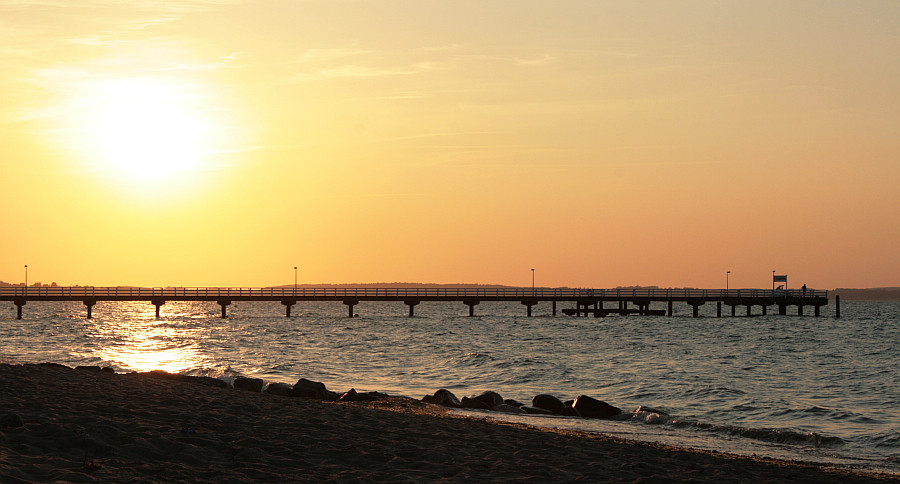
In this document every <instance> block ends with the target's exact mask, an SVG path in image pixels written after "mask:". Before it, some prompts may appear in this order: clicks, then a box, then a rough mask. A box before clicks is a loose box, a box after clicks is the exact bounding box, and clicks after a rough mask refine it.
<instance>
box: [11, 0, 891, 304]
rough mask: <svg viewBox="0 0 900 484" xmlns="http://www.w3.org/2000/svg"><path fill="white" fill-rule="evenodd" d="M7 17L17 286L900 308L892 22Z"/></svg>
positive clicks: (693, 6)
mask: <svg viewBox="0 0 900 484" xmlns="http://www.w3.org/2000/svg"><path fill="white" fill-rule="evenodd" d="M0 19H2V20H0V39H2V41H3V43H2V45H3V47H2V48H0V61H2V62H3V65H4V73H5V75H4V76H3V77H2V79H0V96H2V98H3V100H4V102H3V103H2V105H0V126H2V129H0V147H2V151H0V153H2V154H3V156H2V158H0V173H2V177H0V180H2V181H0V183H2V187H3V202H4V203H3V207H4V208H3V212H2V213H3V215H4V220H5V221H6V224H7V229H6V230H5V231H4V237H2V238H0V253H2V254H3V256H2V258H0V280H7V281H11V282H12V283H16V282H23V281H24V280H25V270H24V266H25V265H28V276H27V278H28V280H29V283H31V282H32V281H56V282H57V283H58V284H60V285H73V284H88V285H96V286H100V285H108V286H115V285H125V284H130V285H138V286H145V287H154V286H160V285H167V284H172V283H173V282H177V283H181V284H184V285H185V286H188V287H204V286H216V285H223V284H224V285H228V286H232V287H251V286H252V287H260V286H271V285H286V284H290V283H293V281H294V279H295V277H297V279H298V282H299V283H309V282H310V281H348V280H363V281H365V280H370V281H372V280H394V281H408V280H429V281H435V283H438V284H446V283H454V282H453V281H492V282H495V283H496V284H501V285H510V286H519V287H527V286H530V285H531V283H532V278H534V281H535V284H536V285H537V286H541V287H560V286H569V287H598V288H599V287H615V286H651V285H655V286H659V287H701V288H703V287H706V288H712V287H724V286H725V285H726V279H728V281H729V282H728V284H729V286H730V287H735V288H737V287H748V288H751V287H761V288H765V287H770V286H771V283H772V272H773V271H776V272H777V274H787V275H788V276H789V281H790V284H789V285H790V287H800V286H801V285H803V284H806V285H807V286H809V287H816V288H835V287H859V288H879V287H896V286H900V279H898V274H900V255H898V253H900V251H897V249H896V246H897V243H898V241H900V224H897V223H896V221H897V220H900V191H898V190H897V184H898V181H900V163H898V154H900V136H897V126H898V125H900V95H898V90H897V86H898V85H900V56H897V55H896V53H895V50H896V46H897V45H900V30H898V29H897V28H896V26H897V25H900V3H898V2H892V1H873V0H864V1H861V2H853V3H846V2H835V1H824V2H815V3H807V2H781V1H775V0H763V1H755V2H716V1H697V2H675V3H673V2H664V1H649V2H641V3H633V2H618V1H602V0H601V1H581V0H563V1H561V2H541V1H532V0H524V1H512V0H500V1H495V2H476V1H469V0H462V1H455V2H442V1H436V0H422V1H418V2H412V3H408V2H403V3H401V2H394V1H385V2H365V1H353V0H347V1H340V2H335V1H331V0H307V1H303V2H287V1H281V0H265V1H262V2H250V1H249V0H162V1H158V2H150V3H145V2H124V3H116V2H108V1H106V0H103V1H100V0H84V1H80V2H47V1H45V0H16V1H12V2H0ZM294 267H297V268H298V269H297V270H296V272H295V270H294ZM728 271H730V272H728ZM324 283H327V282H324Z"/></svg>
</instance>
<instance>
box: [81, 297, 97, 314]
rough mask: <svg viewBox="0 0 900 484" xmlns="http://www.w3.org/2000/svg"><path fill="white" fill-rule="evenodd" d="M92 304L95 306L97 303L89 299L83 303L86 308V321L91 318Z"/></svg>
mask: <svg viewBox="0 0 900 484" xmlns="http://www.w3.org/2000/svg"><path fill="white" fill-rule="evenodd" d="M94 304H97V301H94V300H90V299H89V300H87V301H84V305H85V306H87V318H88V319H91V317H92V314H91V309H93V307H94Z"/></svg>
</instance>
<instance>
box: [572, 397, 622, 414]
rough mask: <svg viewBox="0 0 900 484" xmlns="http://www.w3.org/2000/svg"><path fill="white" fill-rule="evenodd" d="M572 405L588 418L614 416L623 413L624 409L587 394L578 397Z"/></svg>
mask: <svg viewBox="0 0 900 484" xmlns="http://www.w3.org/2000/svg"><path fill="white" fill-rule="evenodd" d="M572 406H573V407H575V410H578V412H579V413H581V416H582V417H587V418H612V417H615V416H616V415H619V414H620V413H622V409H620V408H618V407H614V406H612V405H610V404H608V403H606V402H604V401H601V400H597V399H596V398H592V397H589V396H587V395H581V396H580V397H578V398H576V399H575V403H574V404H573V405H572Z"/></svg>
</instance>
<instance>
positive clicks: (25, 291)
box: [23, 264, 28, 296]
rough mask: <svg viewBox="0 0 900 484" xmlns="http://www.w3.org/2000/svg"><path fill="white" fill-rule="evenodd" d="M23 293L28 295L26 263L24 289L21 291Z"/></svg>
mask: <svg viewBox="0 0 900 484" xmlns="http://www.w3.org/2000/svg"><path fill="white" fill-rule="evenodd" d="M23 292H24V293H25V295H26V296H27V295H28V264H25V290H24V291H23Z"/></svg>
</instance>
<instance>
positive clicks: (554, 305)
mask: <svg viewBox="0 0 900 484" xmlns="http://www.w3.org/2000/svg"><path fill="white" fill-rule="evenodd" d="M553 315H554V316H556V301H553Z"/></svg>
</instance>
